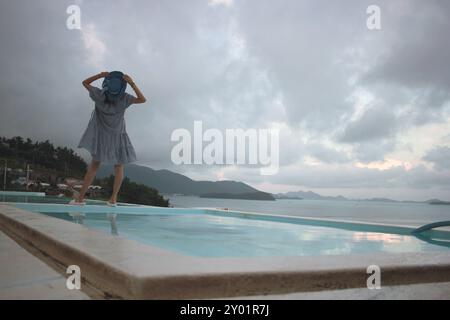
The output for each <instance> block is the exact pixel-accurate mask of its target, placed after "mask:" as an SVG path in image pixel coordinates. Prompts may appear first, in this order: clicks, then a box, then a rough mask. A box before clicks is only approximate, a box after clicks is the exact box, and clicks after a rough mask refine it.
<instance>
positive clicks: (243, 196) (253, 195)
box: [200, 191, 275, 201]
mask: <svg viewBox="0 0 450 320" xmlns="http://www.w3.org/2000/svg"><path fill="white" fill-rule="evenodd" d="M200 198H215V199H239V200H262V201H275V198H274V197H273V196H272V195H271V194H270V193H267V192H261V191H257V192H249V193H205V194H201V195H200Z"/></svg>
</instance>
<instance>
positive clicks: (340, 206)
mask: <svg viewBox="0 0 450 320" xmlns="http://www.w3.org/2000/svg"><path fill="white" fill-rule="evenodd" d="M168 198H169V200H170V204H171V205H173V206H174V207H181V208H198V207H201V208H205V207H206V208H228V210H236V211H246V212H261V213H269V214H274V215H289V216H300V217H311V218H322V219H338V220H348V221H362V222H374V223H385V224H401V225H408V226H421V225H423V224H427V223H431V222H436V221H444V220H450V205H432V204H428V203H415V202H388V201H386V202H385V201H368V200H360V201H358V200H307V199H301V200H300V199H277V200H275V201H257V200H237V199H212V198H200V197H195V196H182V195H174V196H168Z"/></svg>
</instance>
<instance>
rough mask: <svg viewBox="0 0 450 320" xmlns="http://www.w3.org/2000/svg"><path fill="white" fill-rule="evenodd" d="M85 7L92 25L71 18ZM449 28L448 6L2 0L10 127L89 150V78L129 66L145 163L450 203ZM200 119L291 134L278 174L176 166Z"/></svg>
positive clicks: (1, 130) (2, 117) (265, 185)
mask: <svg viewBox="0 0 450 320" xmlns="http://www.w3.org/2000/svg"><path fill="white" fill-rule="evenodd" d="M72 4H77V5H79V7H80V9H81V30H69V29H67V27H66V19H67V18H68V16H69V15H68V14H67V13H66V9H67V7H68V6H69V5H72ZM371 4H376V5H378V6H379V7H380V9H381V30H369V29H368V28H367V26H366V20H367V17H368V14H367V13H366V10H367V7H368V6H369V5H371ZM449 31H450V2H449V1H445V0H428V1H422V0H395V1H377V0H370V1H364V0H345V1H333V0H320V1H317V0H308V1H300V0H298V1H297V0H277V1H272V0H187V1H175V0H174V1H167V0H165V1H161V0H160V1H148V0H142V1H141V0H136V1H131V0H130V1H106V0H103V1H100V0H97V1H80V0H78V1H77V0H72V1H53V0H38V1H32V0H28V1H24V0H15V1H9V0H0V40H1V44H2V45H1V46H0V52H1V56H0V70H1V71H2V77H1V78H0V96H1V105H0V108H1V109H0V110H1V112H0V135H2V136H7V137H11V136H15V135H21V136H23V137H30V138H32V139H35V140H36V139H37V140H43V139H49V140H51V141H52V142H54V143H55V144H57V145H67V146H70V147H72V148H76V146H77V144H78V141H79V139H80V138H81V135H82V133H83V131H84V129H85V127H86V125H87V122H88V120H89V117H90V114H91V112H92V108H93V104H92V102H91V101H90V100H89V98H88V95H87V92H86V91H85V89H84V88H83V87H82V86H81V81H82V80H83V79H84V78H86V77H88V76H90V75H92V74H95V73H97V72H100V71H103V70H122V71H124V72H126V73H128V74H130V75H131V76H132V77H133V78H134V79H135V81H136V83H137V84H138V85H139V86H140V88H141V89H142V91H143V92H144V94H145V95H146V96H147V98H148V102H147V103H146V104H144V105H135V106H132V107H131V108H130V109H129V110H128V111H127V114H126V121H127V131H128V134H129V135H130V138H131V140H132V142H133V144H134V146H135V149H136V151H137V154H138V158H139V162H138V163H139V164H143V165H148V166H150V167H152V168H155V169H160V168H167V169H170V170H174V171H177V172H180V173H183V174H186V175H188V176H189V177H191V178H194V179H208V180H221V179H232V180H241V181H244V182H246V183H249V184H251V185H253V186H255V187H257V188H260V189H261V190H264V191H268V192H285V191H295V190H313V191H316V192H319V193H321V194H324V195H338V194H342V195H344V196H349V197H390V198H395V199H419V200H425V199H428V198H441V199H447V200H450V161H449V160H450V71H449V67H448V63H449V61H450V43H449V40H448V34H449ZM97 85H100V83H98V84H97ZM195 120H202V121H203V125H204V127H206V128H218V129H220V130H225V129H227V128H231V129H233V128H242V129H248V128H279V129H280V162H281V164H280V170H279V172H278V174H276V175H272V176H261V175H260V171H259V169H258V168H253V167H241V166H207V165H195V166H194V165H184V166H177V165H174V164H173V163H172V161H171V159H170V153H171V149H172V147H173V146H174V144H175V143H174V142H172V141H171V140H170V136H171V133H172V132H173V130H175V129H177V128H187V129H189V130H191V129H192V128H193V123H194V121H195ZM76 150H77V152H79V153H80V154H81V155H83V157H85V158H86V159H87V160H88V159H89V156H88V154H87V153H86V152H85V151H83V150H81V149H76Z"/></svg>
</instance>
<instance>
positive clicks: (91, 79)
mask: <svg viewBox="0 0 450 320" xmlns="http://www.w3.org/2000/svg"><path fill="white" fill-rule="evenodd" d="M108 74H109V72H106V71H103V72H100V73H99V74H96V75H95V76H92V77H89V78H87V79H85V80H83V82H82V84H83V86H84V87H85V88H86V89H87V90H89V88H90V87H91V83H92V82H94V81H95V80H98V79H101V78H104V77H106V76H107V75H108Z"/></svg>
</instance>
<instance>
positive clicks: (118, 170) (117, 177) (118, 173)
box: [109, 164, 123, 203]
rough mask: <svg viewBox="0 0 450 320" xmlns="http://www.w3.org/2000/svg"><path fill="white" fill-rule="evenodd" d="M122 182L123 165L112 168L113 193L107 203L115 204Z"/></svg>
mask: <svg viewBox="0 0 450 320" xmlns="http://www.w3.org/2000/svg"><path fill="white" fill-rule="evenodd" d="M122 180H123V165H122V164H116V165H115V166H114V186H113V193H112V195H111V198H110V199H109V202H111V203H116V202H117V195H118V194H119V190H120V186H121V185H122Z"/></svg>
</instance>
